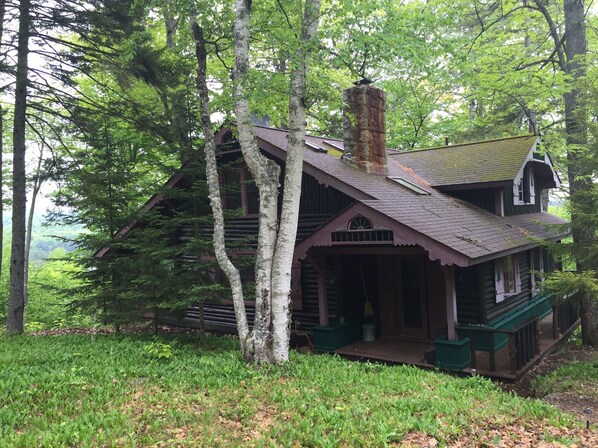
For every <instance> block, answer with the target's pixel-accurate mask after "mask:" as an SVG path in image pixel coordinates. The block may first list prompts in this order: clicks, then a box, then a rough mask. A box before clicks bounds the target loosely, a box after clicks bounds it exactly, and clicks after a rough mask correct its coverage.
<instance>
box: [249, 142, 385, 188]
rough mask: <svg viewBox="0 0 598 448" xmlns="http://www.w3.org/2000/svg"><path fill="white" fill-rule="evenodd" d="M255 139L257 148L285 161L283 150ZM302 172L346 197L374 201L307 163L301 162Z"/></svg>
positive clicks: (285, 154)
mask: <svg viewBox="0 0 598 448" xmlns="http://www.w3.org/2000/svg"><path fill="white" fill-rule="evenodd" d="M256 139H257V141H258V146H259V147H260V149H262V150H263V151H265V152H267V153H268V154H270V155H273V156H274V157H276V158H277V159H280V160H282V161H285V160H286V159H287V152H286V151H284V150H283V149H281V148H279V147H278V146H276V145H273V144H272V143H270V142H268V141H266V140H263V139H261V138H259V137H256ZM303 172H304V173H306V174H309V175H310V176H312V177H314V178H315V179H316V180H317V181H318V182H319V183H320V184H322V185H325V186H327V187H333V188H335V189H337V190H339V191H340V192H342V193H345V194H346V195H348V196H351V197H352V198H355V199H375V198H373V197H372V196H371V195H369V194H367V193H364V192H363V191H361V190H359V189H358V188H355V187H353V186H351V185H349V184H348V183H346V182H343V181H341V180H339V179H337V178H335V177H333V176H330V175H329V174H327V173H326V172H325V171H322V170H320V169H318V168H316V167H315V166H313V165H311V164H309V163H306V162H303Z"/></svg>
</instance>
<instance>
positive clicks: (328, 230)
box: [295, 202, 471, 266]
mask: <svg viewBox="0 0 598 448" xmlns="http://www.w3.org/2000/svg"><path fill="white" fill-rule="evenodd" d="M358 214H361V215H363V216H365V217H367V218H368V219H370V221H372V224H373V226H374V229H387V230H392V231H393V241H392V242H388V241H384V242H379V243H376V242H368V243H367V244H368V245H376V244H378V245H389V244H392V245H394V246H421V247H422V248H423V249H424V250H425V251H426V252H427V254H428V257H429V258H430V260H432V261H435V260H439V261H440V262H441V264H455V265H457V266H468V265H469V264H470V263H471V259H470V258H468V257H466V256H465V255H463V254H461V253H459V252H457V251H456V250H454V249H452V248H450V247H448V246H445V245H443V244H440V243H438V242H437V241H434V240H432V239H431V238H428V237H426V236H424V235H422V234H421V233H419V232H417V231H416V230H414V229H412V228H410V227H408V226H405V225H403V224H401V223H399V222H397V221H395V220H393V219H391V218H389V217H388V216H386V215H384V214H382V213H380V212H378V211H376V210H374V209H372V208H370V207H368V206H367V205H365V204H363V203H361V202H356V203H354V204H352V205H350V206H349V207H347V208H346V209H345V210H343V211H342V212H341V213H339V214H338V215H336V216H335V217H334V218H332V219H331V220H330V221H328V222H327V223H326V224H324V225H323V226H321V227H320V228H319V229H317V230H316V231H315V232H314V233H312V234H311V235H310V236H308V237H307V238H305V239H304V240H303V241H301V242H300V243H299V244H298V245H297V246H296V247H295V259H296V260H303V259H305V257H306V256H307V252H308V251H309V250H311V249H312V248H315V247H327V248H332V247H335V248H336V247H339V246H353V247H355V246H356V245H359V243H355V242H348V243H343V242H333V241H332V236H331V235H332V232H335V231H338V230H345V229H346V226H347V223H348V222H349V220H350V219H351V218H353V217H354V216H356V215H358Z"/></svg>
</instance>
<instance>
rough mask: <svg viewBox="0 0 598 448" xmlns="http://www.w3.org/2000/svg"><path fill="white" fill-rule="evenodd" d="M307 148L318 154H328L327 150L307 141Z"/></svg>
mask: <svg viewBox="0 0 598 448" xmlns="http://www.w3.org/2000/svg"><path fill="white" fill-rule="evenodd" d="M305 146H307V147H308V148H310V149H313V150H314V151H316V152H328V151H327V150H326V148H322V147H321V146H320V145H316V144H315V143H312V142H310V141H308V140H305Z"/></svg>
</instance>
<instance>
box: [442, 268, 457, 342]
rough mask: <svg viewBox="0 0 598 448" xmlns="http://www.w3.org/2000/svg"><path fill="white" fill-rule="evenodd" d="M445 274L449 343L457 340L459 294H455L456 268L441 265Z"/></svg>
mask: <svg viewBox="0 0 598 448" xmlns="http://www.w3.org/2000/svg"><path fill="white" fill-rule="evenodd" d="M441 267H442V273H443V274H444V289H445V299H446V323H447V326H448V339H449V341H456V340H457V294H456V292H455V268H454V267H453V266H447V265H441Z"/></svg>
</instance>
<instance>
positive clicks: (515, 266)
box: [494, 255, 521, 303]
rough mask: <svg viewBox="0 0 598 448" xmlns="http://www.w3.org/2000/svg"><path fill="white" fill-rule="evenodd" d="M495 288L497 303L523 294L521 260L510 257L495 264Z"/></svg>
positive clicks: (514, 256) (513, 256)
mask: <svg viewBox="0 0 598 448" xmlns="http://www.w3.org/2000/svg"><path fill="white" fill-rule="evenodd" d="M494 286H495V290H496V303H499V302H502V301H503V300H505V298H508V297H509V296H512V295H514V294H518V293H519V292H521V277H520V275H519V259H518V257H517V256H516V255H509V256H508V257H505V258H502V259H500V260H496V261H495V262H494Z"/></svg>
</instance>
